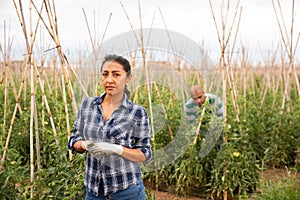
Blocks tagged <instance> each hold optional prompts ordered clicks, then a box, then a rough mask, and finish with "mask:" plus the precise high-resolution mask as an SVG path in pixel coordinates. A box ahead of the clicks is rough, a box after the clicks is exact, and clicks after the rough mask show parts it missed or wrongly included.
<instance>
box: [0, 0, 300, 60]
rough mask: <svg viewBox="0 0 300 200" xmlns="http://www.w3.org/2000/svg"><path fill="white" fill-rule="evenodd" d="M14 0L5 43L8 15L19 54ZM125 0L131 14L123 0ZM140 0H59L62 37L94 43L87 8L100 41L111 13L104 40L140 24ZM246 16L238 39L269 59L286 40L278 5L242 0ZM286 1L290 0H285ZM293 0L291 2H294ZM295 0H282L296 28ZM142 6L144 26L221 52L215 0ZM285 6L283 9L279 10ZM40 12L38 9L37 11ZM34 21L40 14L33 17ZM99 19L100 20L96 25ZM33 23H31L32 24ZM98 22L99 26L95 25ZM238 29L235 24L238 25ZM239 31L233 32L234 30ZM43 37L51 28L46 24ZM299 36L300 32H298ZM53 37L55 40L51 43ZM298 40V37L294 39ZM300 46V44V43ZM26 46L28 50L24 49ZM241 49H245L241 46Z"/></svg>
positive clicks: (0, 1) (68, 43)
mask: <svg viewBox="0 0 300 200" xmlns="http://www.w3.org/2000/svg"><path fill="white" fill-rule="evenodd" d="M274 1H276V2H277V0H274ZM12 2H13V1H10V0H0V44H2V46H3V43H4V42H3V41H4V39H3V37H4V36H3V35H4V34H3V33H4V31H3V30H4V21H5V23H6V29H7V32H8V35H9V37H10V38H13V40H14V41H13V51H12V56H15V57H18V56H20V55H21V54H22V53H21V52H20V49H22V48H25V45H24V36H23V34H22V32H21V27H20V24H19V21H18V17H17V13H16V10H15V8H14V6H13V3H12ZM28 2H29V1H22V3H23V6H24V8H25V11H24V12H25V14H26V15H25V18H26V19H25V20H26V21H27V23H28V24H29V14H28V13H29V11H28V9H26V6H27V5H28ZM120 2H122V4H123V6H124V8H125V10H126V13H127V14H128V17H129V20H130V22H129V20H128V19H127V16H126V14H125V12H124V10H123V8H122V6H121V3H120ZM138 2H139V1H138V0H123V1H120V0H89V1H84V0H57V1H55V6H56V14H57V19H58V31H59V37H60V41H61V44H62V47H63V49H64V50H65V51H66V52H74V51H78V49H83V50H84V51H85V50H86V51H89V50H90V49H91V47H90V46H91V43H90V38H89V34H88V29H87V26H86V23H85V18H84V14H83V10H84V11H85V13H86V15H87V20H88V21H89V24H90V29H91V31H92V34H94V33H95V34H96V38H97V40H98V41H100V40H101V38H102V35H103V33H104V30H105V27H106V25H107V21H108V19H109V15H110V13H111V14H112V17H111V20H110V22H109V24H108V30H107V33H106V35H105V38H104V40H107V39H109V38H110V37H112V36H115V35H118V34H120V33H123V32H126V31H130V30H131V25H130V23H131V24H132V26H133V28H134V29H138V28H140V20H139V7H138ZM212 2H213V9H214V13H215V16H216V20H217V23H218V26H219V30H220V28H221V27H220V22H221V19H220V15H221V10H220V8H221V2H222V1H221V0H213V1H212ZM230 2H231V8H230V13H231V15H230V18H229V22H228V25H227V26H228V27H229V25H231V23H232V19H233V18H232V15H233V13H234V11H235V7H234V6H236V2H237V1H236V0H232V1H230ZM240 2H241V4H240V5H241V6H242V18H241V24H240V28H239V34H238V40H237V43H238V44H240V43H242V44H243V45H244V46H245V47H246V48H247V49H249V57H250V59H251V60H253V62H259V61H265V60H266V59H267V58H268V57H270V55H272V54H273V53H274V52H275V49H276V48H278V44H279V43H280V42H281V35H280V32H279V28H278V24H277V20H276V15H275V11H274V9H273V6H272V0H251V1H250V0H244V1H243V0H241V1H240ZM283 2H284V3H283ZM289 2H290V3H289ZM291 2H292V1H282V0H281V3H282V4H284V5H281V6H282V10H283V15H284V17H285V20H286V26H287V29H288V31H290V24H291V11H292V9H291ZM295 3H296V5H295V7H296V8H297V9H296V11H295V16H296V17H295V26H296V27H295V35H296V34H298V33H299V31H300V28H299V27H300V20H299V19H300V17H299V12H300V9H299V8H300V0H296V1H295ZM140 4H141V12H142V26H143V27H144V28H150V27H153V28H167V29H169V30H172V31H176V32H178V33H181V34H184V35H185V36H187V37H189V38H191V39H192V40H194V41H195V42H197V43H199V44H200V43H201V44H203V46H204V47H205V49H206V50H207V51H209V52H210V54H212V56H215V57H218V56H219V52H220V51H219V42H218V37H217V31H216V27H215V24H214V20H213V17H212V12H211V9H210V5H209V0H188V1H181V0H140ZM278 11H279V10H278ZM34 15H36V13H34ZM33 21H34V20H33ZM94 23H95V24H96V25H95V26H94ZM27 26H29V25H27ZM94 27H96V30H94ZM234 32H235V30H234ZM234 32H232V34H233V35H234ZM43 34H44V36H43V39H42V41H43V43H46V44H45V45H49V46H51V43H50V42H45V40H47V39H45V38H47V32H46V31H45V29H44V33H43ZM295 38H296V37H295ZM49 43H50V44H49ZM294 43H295V42H294ZM298 49H299V48H298ZM24 51H25V50H24ZM236 51H237V53H240V51H239V49H237V50H236ZM298 54H300V53H298Z"/></svg>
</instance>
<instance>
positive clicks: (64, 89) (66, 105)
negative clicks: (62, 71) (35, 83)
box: [61, 76, 72, 160]
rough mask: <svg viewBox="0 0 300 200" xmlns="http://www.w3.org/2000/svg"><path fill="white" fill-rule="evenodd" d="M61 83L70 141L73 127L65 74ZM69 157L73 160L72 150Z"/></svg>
mask: <svg viewBox="0 0 300 200" xmlns="http://www.w3.org/2000/svg"><path fill="white" fill-rule="evenodd" d="M61 85H62V88H63V90H62V91H63V101H64V106H65V114H66V123H67V134H68V141H69V139H70V136H71V129H70V120H69V111H68V103H67V97H66V88H65V80H64V76H61ZM69 159H70V160H72V151H71V150H69Z"/></svg>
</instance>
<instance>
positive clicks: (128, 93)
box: [124, 84, 130, 99]
mask: <svg viewBox="0 0 300 200" xmlns="http://www.w3.org/2000/svg"><path fill="white" fill-rule="evenodd" d="M124 93H125V94H126V95H127V97H128V99H130V92H129V90H128V88H127V84H126V85H125V89H124Z"/></svg>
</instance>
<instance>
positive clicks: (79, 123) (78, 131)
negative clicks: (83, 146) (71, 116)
mask: <svg viewBox="0 0 300 200" xmlns="http://www.w3.org/2000/svg"><path fill="white" fill-rule="evenodd" d="M84 102H85V100H83V102H82V103H81V106H80V109H79V111H78V113H77V117H76V120H75V122H74V131H73V134H72V135H71V137H70V139H69V141H68V149H70V150H72V151H76V150H75V149H74V147H73V146H74V144H75V143H76V142H77V141H79V140H83V133H82V132H83V126H84V124H83V118H82V109H83V107H84V105H85V103H84ZM76 152H77V151H76ZM78 153H81V152H78Z"/></svg>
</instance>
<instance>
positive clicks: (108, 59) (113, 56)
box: [101, 54, 131, 98]
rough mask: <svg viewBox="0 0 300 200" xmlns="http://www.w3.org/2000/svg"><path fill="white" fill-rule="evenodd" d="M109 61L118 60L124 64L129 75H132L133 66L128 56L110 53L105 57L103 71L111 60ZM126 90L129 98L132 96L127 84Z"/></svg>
mask: <svg viewBox="0 0 300 200" xmlns="http://www.w3.org/2000/svg"><path fill="white" fill-rule="evenodd" d="M109 61H113V62H117V63H119V64H120V65H122V66H123V69H124V70H125V72H126V76H127V77H129V76H130V75H131V66H130V63H129V61H128V60H127V59H126V58H124V57H122V56H119V55H116V54H108V55H106V56H105V57H104V60H103V62H102V65H101V72H102V69H103V65H104V64H105V63H106V62H109ZM124 92H125V93H126V95H127V96H128V98H130V92H129V90H128V89H127V85H126V86H125V91H124Z"/></svg>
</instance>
